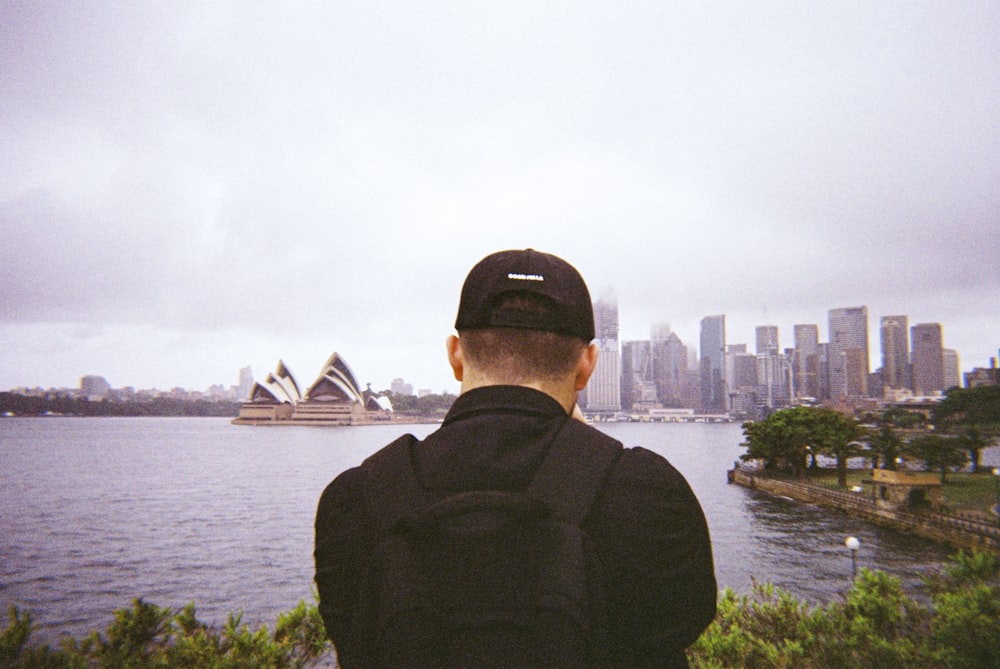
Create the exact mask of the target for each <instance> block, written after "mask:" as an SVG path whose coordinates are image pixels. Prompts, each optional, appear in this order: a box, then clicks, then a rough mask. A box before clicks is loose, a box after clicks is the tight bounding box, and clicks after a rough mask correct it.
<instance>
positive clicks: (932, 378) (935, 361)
mask: <svg viewBox="0 0 1000 669" xmlns="http://www.w3.org/2000/svg"><path fill="white" fill-rule="evenodd" d="M910 338H911V341H912V345H913V352H912V354H911V356H910V360H911V364H912V365H913V392H914V393H915V394H917V395H932V394H934V393H937V392H940V391H942V390H944V389H945V385H944V350H943V347H942V346H941V324H940V323H919V324H917V325H914V326H913V327H912V328H910Z"/></svg>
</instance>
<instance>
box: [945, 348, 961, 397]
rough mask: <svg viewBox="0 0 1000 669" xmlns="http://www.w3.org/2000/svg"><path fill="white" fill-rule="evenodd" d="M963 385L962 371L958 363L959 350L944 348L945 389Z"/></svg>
mask: <svg viewBox="0 0 1000 669" xmlns="http://www.w3.org/2000/svg"><path fill="white" fill-rule="evenodd" d="M956 386H958V387H959V388H961V387H962V371H961V369H960V367H959V365H958V351H956V350H955V349H953V348H946V349H944V389H945V390H948V388H954V387H956Z"/></svg>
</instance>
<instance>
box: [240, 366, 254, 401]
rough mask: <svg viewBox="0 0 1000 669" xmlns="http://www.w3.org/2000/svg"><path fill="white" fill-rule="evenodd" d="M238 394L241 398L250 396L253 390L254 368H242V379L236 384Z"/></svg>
mask: <svg viewBox="0 0 1000 669" xmlns="http://www.w3.org/2000/svg"><path fill="white" fill-rule="evenodd" d="M236 388H237V390H236V392H237V393H238V396H239V398H240V399H241V400H245V399H249V398H250V391H251V390H253V370H252V369H250V368H249V367H243V368H241V369H240V381H239V384H237V386H236Z"/></svg>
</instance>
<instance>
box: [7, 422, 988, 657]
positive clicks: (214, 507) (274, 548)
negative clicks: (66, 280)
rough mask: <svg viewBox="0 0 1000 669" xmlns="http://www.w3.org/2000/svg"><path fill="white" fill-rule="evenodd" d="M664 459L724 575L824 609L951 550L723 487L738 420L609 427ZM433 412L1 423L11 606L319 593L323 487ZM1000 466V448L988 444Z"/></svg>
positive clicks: (273, 607) (272, 599)
mask: <svg viewBox="0 0 1000 669" xmlns="http://www.w3.org/2000/svg"><path fill="white" fill-rule="evenodd" d="M600 428H601V429H603V430H605V431H606V432H608V433H609V434H611V435H612V436H614V437H616V438H618V439H620V440H621V441H623V442H624V443H625V445H626V446H634V445H641V446H644V447H646V448H649V449H651V450H654V451H656V452H658V453H661V454H662V455H664V456H666V457H667V458H668V459H669V460H670V461H671V462H672V463H673V464H674V465H675V466H676V467H677V468H678V469H679V470H680V471H681V472H682V473H683V474H684V475H685V476H686V477H687V479H688V480H689V482H690V483H691V486H692V487H693V488H694V490H695V492H696V494H697V495H698V498H699V499H700V500H701V503H702V506H703V507H704V509H705V514H706V516H707V518H708V523H709V528H710V531H711V534H712V540H713V546H714V551H715V561H716V572H717V575H718V580H719V584H720V587H723V586H729V587H732V588H733V589H735V590H737V591H738V592H749V590H750V588H751V585H752V582H753V581H754V580H757V581H760V582H771V583H774V584H775V585H777V586H779V587H781V588H784V589H786V590H790V591H791V592H793V593H794V594H796V595H797V596H799V597H802V598H804V599H806V600H808V601H810V602H813V603H816V604H819V603H823V602H827V601H830V600H831V599H834V598H837V597H839V596H840V594H841V593H843V592H844V591H845V589H846V588H847V587H848V586H849V584H850V580H851V558H850V553H849V551H848V550H847V549H846V548H845V547H844V539H845V538H846V537H847V536H856V537H857V538H858V539H860V541H861V548H860V550H859V551H858V556H857V557H858V564H859V566H866V567H871V568H878V569H882V570H885V571H887V572H889V573H891V574H894V575H896V576H898V577H900V578H901V579H902V580H903V581H904V583H906V584H907V586H908V587H910V588H914V589H916V588H919V584H920V580H919V577H918V574H919V573H922V572H928V571H935V570H936V569H937V568H938V566H939V565H940V563H941V561H942V560H944V559H945V558H946V557H947V556H948V555H949V554H950V553H952V552H953V551H952V550H951V549H950V548H948V547H947V546H944V545H940V544H936V543H933V542H928V541H925V540H922V539H919V538H916V537H912V536H908V535H905V534H901V533H898V532H894V531H891V530H888V529H883V528H880V527H877V526H875V525H872V524H869V523H866V522H862V521H858V520H855V519H852V518H850V517H848V516H846V515H844V514H842V513H839V512H837V511H832V510H827V509H824V508H821V507H817V506H811V505H804V504H801V503H797V502H793V501H791V500H783V499H780V498H779V499H775V498H770V497H767V496H765V495H762V494H759V493H757V492H755V491H752V490H747V489H744V488H741V487H739V486H730V485H727V484H726V469H728V468H730V467H732V464H733V462H734V461H735V460H736V459H737V458H738V456H739V454H740V453H742V452H743V449H742V448H741V447H740V442H741V441H742V431H741V429H740V426H739V425H738V424H637V423H606V424H602V425H601V426H600ZM433 429H435V426H433V425H412V426H399V425H385V426H365V427H339V428H317V427H255V428H251V427H241V426H234V425H231V424H230V423H229V421H228V419H214V418H0V606H2V607H3V610H4V611H6V609H7V608H8V607H9V606H11V605H17V606H18V607H20V608H21V609H22V610H26V611H30V612H31V613H32V616H33V618H34V620H35V622H36V625H37V632H36V634H37V637H38V638H39V639H40V640H45V641H52V640H54V639H55V638H56V637H58V635H59V634H61V633H71V634H74V635H82V634H85V633H86V632H89V631H90V630H93V629H103V628H104V627H105V626H106V625H107V624H108V622H110V620H111V616H112V614H113V611H114V610H115V609H117V608H121V607H123V606H128V605H129V602H130V601H131V599H132V598H134V597H142V598H144V599H145V600H147V601H150V602H153V603H156V604H158V605H160V606H170V607H175V608H177V607H181V606H184V605H185V604H187V603H189V602H192V601H193V602H195V604H196V606H197V612H198V615H199V618H201V619H202V620H205V621H207V622H211V623H217V624H218V623H222V622H224V621H225V619H226V616H227V615H228V614H229V613H230V612H237V613H238V612H242V613H243V620H244V622H246V623H248V624H250V625H253V626H256V625H260V624H268V625H272V624H273V623H274V620H275V618H276V616H277V614H278V613H279V612H281V611H285V610H287V609H289V608H291V607H293V606H295V605H296V604H297V603H298V602H299V601H300V600H303V599H304V600H306V601H312V599H313V587H312V566H313V565H312V541H313V535H312V531H313V528H312V523H313V516H314V513H315V508H316V502H317V500H318V498H319V495H320V493H321V492H322V490H323V488H324V487H325V485H326V484H327V483H328V482H329V481H330V480H331V479H332V478H333V477H334V476H336V475H337V474H338V473H339V472H341V471H343V470H344V469H346V468H348V467H350V466H353V465H355V464H357V463H359V462H361V460H363V459H364V458H365V457H366V456H367V455H368V454H370V453H372V452H374V451H375V450H376V449H378V448H379V447H381V446H382V445H384V444H385V443H388V442H389V441H391V440H392V439H393V438H395V437H396V436H398V434H400V432H402V431H410V432H412V433H413V434H415V435H417V436H418V437H420V436H423V435H425V434H427V433H428V432H430V431H431V430H433ZM985 460H986V462H987V464H990V465H994V464H1000V453H998V452H997V451H996V449H993V450H991V451H989V452H987V453H986V458H985Z"/></svg>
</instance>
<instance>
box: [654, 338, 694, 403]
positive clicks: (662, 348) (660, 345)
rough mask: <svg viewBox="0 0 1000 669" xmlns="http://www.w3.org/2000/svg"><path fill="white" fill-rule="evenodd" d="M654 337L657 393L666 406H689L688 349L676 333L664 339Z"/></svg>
mask: <svg viewBox="0 0 1000 669" xmlns="http://www.w3.org/2000/svg"><path fill="white" fill-rule="evenodd" d="M655 335H656V333H655V332H654V339H653V380H654V382H655V383H656V395H657V397H658V398H659V400H660V403H661V404H662V405H663V406H665V407H683V406H688V403H687V401H686V398H685V388H684V385H685V377H686V375H687V370H688V350H687V346H685V345H684V342H682V341H681V339H680V337H678V336H677V334H676V333H674V332H670V333H668V334H667V336H666V337H665V338H663V339H656V338H655Z"/></svg>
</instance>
